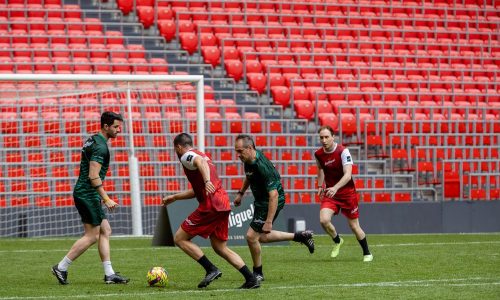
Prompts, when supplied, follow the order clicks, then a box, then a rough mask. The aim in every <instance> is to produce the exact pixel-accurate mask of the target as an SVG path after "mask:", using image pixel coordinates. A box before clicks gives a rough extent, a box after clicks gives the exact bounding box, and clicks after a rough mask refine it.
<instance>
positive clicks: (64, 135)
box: [0, 74, 204, 237]
mask: <svg viewBox="0 0 500 300" xmlns="http://www.w3.org/2000/svg"><path fill="white" fill-rule="evenodd" d="M203 105H204V101H203V77H202V76H189V75H130V76H129V75H82V74H79V75H43V74H5V75H0V162H1V165H0V237H38V236H70V235H80V234H81V233H82V230H83V229H82V228H83V227H82V225H81V221H80V217H79V215H78V213H77V211H76V209H75V208H74V206H73V198H72V191H73V187H74V184H75V183H76V180H77V178H78V174H79V167H80V158H81V148H82V146H83V143H84V141H85V140H86V139H87V138H88V137H89V136H90V135H92V134H94V133H97V132H98V131H99V130H100V115H101V113H102V112H104V111H114V112H117V113H120V114H121V115H122V116H123V118H124V124H123V128H122V132H121V133H120V134H119V135H118V137H117V138H115V139H110V141H109V143H108V144H109V148H110V152H111V163H110V169H109V171H108V174H107V176H106V179H105V181H104V188H105V190H106V191H107V192H108V194H109V195H110V197H111V198H112V199H113V200H115V201H117V202H118V203H119V204H120V207H119V208H118V209H117V210H115V212H113V213H109V212H107V216H108V219H109V220H110V222H111V224H112V227H113V232H114V234H118V235H143V234H152V233H153V231H154V226H155V222H156V216H157V212H158V206H159V205H161V198H162V196H163V195H165V194H166V193H171V192H176V191H179V190H183V189H185V188H187V181H186V180H185V178H184V177H183V176H181V174H182V173H181V168H180V164H179V163H178V161H177V158H176V156H175V152H174V151H173V145H172V140H173V137H174V136H175V135H176V134H178V133H180V132H188V133H191V134H193V135H194V136H195V142H196V143H197V146H198V148H200V149H202V150H203V148H204V113H199V112H204V106H203Z"/></svg>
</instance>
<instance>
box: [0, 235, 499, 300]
mask: <svg viewBox="0 0 500 300" xmlns="http://www.w3.org/2000/svg"><path fill="white" fill-rule="evenodd" d="M343 237H344V239H345V243H344V246H343V247H342V248H341V251H340V255H339V257H338V258H337V259H335V260H333V259H331V258H330V251H331V243H332V242H331V240H330V239H329V238H328V237H327V236H324V235H323V236H316V239H315V240H316V252H315V253H314V254H312V255H311V254H309V252H308V251H307V249H306V247H305V246H303V245H300V244H297V243H293V242H292V243H290V245H289V246H267V247H266V246H265V247H263V262H264V263H263V266H264V274H265V277H266V280H265V281H264V282H263V283H262V287H261V288H260V289H257V290H245V291H241V290H237V289H236V288H237V287H238V286H240V285H241V284H242V283H243V277H242V276H241V275H240V274H239V272H238V271H236V270H235V269H233V268H232V267H231V266H230V265H229V264H227V263H226V262H225V261H223V260H222V259H220V258H219V257H218V256H217V255H216V254H215V253H214V252H213V251H212V250H211V249H210V248H204V251H205V254H206V255H207V256H208V257H209V258H210V259H211V260H212V262H214V263H215V264H216V265H217V266H218V267H219V268H220V269H221V270H222V272H223V276H222V277H221V278H220V279H218V280H216V281H215V282H213V283H212V284H211V285H210V286H209V287H208V288H206V289H203V290H200V289H198V288H197V287H196V286H197V284H198V282H199V281H200V280H201V279H202V278H203V276H204V270H203V268H202V267H201V266H199V265H198V264H197V263H196V262H195V261H193V260H191V259H190V258H189V257H188V256H187V255H185V254H184V253H183V252H182V251H181V250H180V249H178V248H171V247H161V248H160V247H151V246H150V245H151V239H150V238H116V237H114V238H112V240H111V255H112V262H113V267H114V269H115V271H118V272H121V273H122V274H124V275H125V276H127V277H129V278H130V279H131V281H130V283H129V284H128V285H105V284H104V283H103V276H104V275H103V270H102V266H101V263H100V259H99V256H98V253H97V249H96V247H95V246H94V247H92V248H91V249H89V250H88V251H87V252H86V253H85V254H83V255H82V256H81V257H80V258H79V259H78V260H76V261H75V262H73V264H72V265H71V267H70V269H69V277H68V279H69V282H70V284H69V285H67V286H61V285H59V284H58V283H57V281H56V279H55V277H53V275H52V274H51V272H50V268H51V266H52V265H54V264H56V263H57V262H59V260H60V259H61V258H62V257H63V256H64V255H65V253H66V252H67V250H68V249H69V248H70V247H71V245H72V244H73V242H74V241H75V240H76V238H70V239H69V238H65V239H0V299H207V298H213V299H214V298H218V299H219V298H224V299H235V298H238V299H239V300H240V299H256V298H261V299H273V300H276V299H334V298H337V299H367V298H369V299H391V298H393V299H394V298H397V299H408V298H413V299H415V298H418V299H422V298H424V299H476V298H477V299H481V298H483V299H499V298H500V234H439V235H369V236H368V242H369V244H370V248H371V251H372V253H373V255H374V261H373V262H371V263H363V262H362V255H361V248H360V246H359V244H358V243H357V241H356V239H355V238H354V236H352V235H344V236H343ZM233 250H235V251H236V252H238V253H239V254H240V255H241V256H242V257H243V259H244V260H245V262H246V263H247V265H248V266H249V267H251V258H250V253H249V251H248V248H247V247H233ZM153 266H163V267H165V268H166V269H167V271H168V272H169V278H170V281H169V285H168V287H166V288H150V287H148V286H147V284H146V273H147V271H148V269H149V268H151V267H153Z"/></svg>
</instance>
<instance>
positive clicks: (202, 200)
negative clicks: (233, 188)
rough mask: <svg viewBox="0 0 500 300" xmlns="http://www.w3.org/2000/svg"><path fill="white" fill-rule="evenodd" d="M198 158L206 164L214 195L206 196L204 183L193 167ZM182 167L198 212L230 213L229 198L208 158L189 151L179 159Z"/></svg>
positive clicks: (201, 153) (198, 152) (194, 151)
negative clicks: (196, 203) (193, 195)
mask: <svg viewBox="0 0 500 300" xmlns="http://www.w3.org/2000/svg"><path fill="white" fill-rule="evenodd" d="M197 156H200V157H201V158H202V159H204V160H205V161H206V162H207V163H208V167H209V169H210V181H211V182H212V184H213V185H214V186H215V193H213V194H207V191H206V189H205V181H204V180H203V176H201V172H200V171H199V170H198V168H197V167H196V166H195V165H194V159H195V158H196V157H197ZM180 160H181V163H182V166H183V167H184V173H185V174H186V176H187V178H188V180H189V182H190V183H191V186H192V187H193V190H194V194H195V196H196V199H197V200H198V202H199V206H198V210H199V211H230V210H231V206H230V203H229V196H228V195H227V192H226V191H225V190H224V189H223V188H222V181H221V180H220V179H219V176H218V175H217V171H216V170H215V166H214V164H213V163H212V161H211V160H210V158H209V157H208V156H207V155H206V154H205V153H203V152H200V151H198V150H194V149H190V150H189V151H188V152H186V153H184V154H183V155H182V156H181V158H180Z"/></svg>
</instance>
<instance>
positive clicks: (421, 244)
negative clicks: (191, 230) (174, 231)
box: [0, 241, 500, 253]
mask: <svg viewBox="0 0 500 300" xmlns="http://www.w3.org/2000/svg"><path fill="white" fill-rule="evenodd" d="M481 244H500V241H477V242H474V241H472V242H450V243H401V244H371V245H370V248H372V247H374V248H377V247H414V246H447V245H481ZM264 246H265V247H273V248H275V247H289V246H288V245H275V246H266V245H264ZM347 246H348V245H347ZM247 247H248V246H231V248H236V249H238V248H247ZM323 247H331V246H330V245H317V246H316V248H323ZM201 248H210V247H201ZM68 249H69V248H68ZM68 249H50V251H52V252H67V251H68ZM164 249H165V247H137V248H112V249H111V250H112V251H134V250H141V251H142V250H164ZM90 250H95V249H94V248H91V249H90ZM46 251H48V249H20V250H0V253H30V252H46Z"/></svg>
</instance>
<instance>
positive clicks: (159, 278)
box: [147, 267, 168, 287]
mask: <svg viewBox="0 0 500 300" xmlns="http://www.w3.org/2000/svg"><path fill="white" fill-rule="evenodd" d="M147 279H148V285H149V286H156V287H165V286H167V283H168V273H167V271H166V270H165V269H164V268H163V267H153V268H152V269H151V270H149V271H148V275H147Z"/></svg>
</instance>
